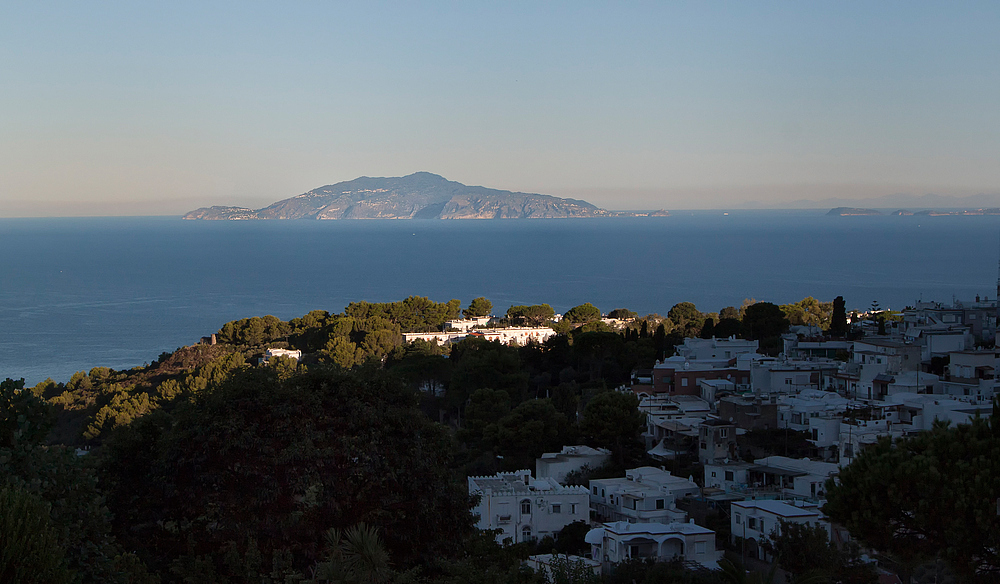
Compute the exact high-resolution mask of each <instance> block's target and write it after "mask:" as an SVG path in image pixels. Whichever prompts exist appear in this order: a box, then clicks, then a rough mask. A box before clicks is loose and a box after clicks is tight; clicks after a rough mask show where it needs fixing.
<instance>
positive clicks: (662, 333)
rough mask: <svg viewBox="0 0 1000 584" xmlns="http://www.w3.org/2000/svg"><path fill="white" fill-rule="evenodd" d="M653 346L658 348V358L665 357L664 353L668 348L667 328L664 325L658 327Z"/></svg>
mask: <svg viewBox="0 0 1000 584" xmlns="http://www.w3.org/2000/svg"><path fill="white" fill-rule="evenodd" d="M653 348H654V349H655V350H656V360H657V361H659V360H660V359H663V353H664V352H665V351H666V349H667V329H665V328H663V325H662V324H661V325H660V326H658V327H656V334H654V335H653Z"/></svg>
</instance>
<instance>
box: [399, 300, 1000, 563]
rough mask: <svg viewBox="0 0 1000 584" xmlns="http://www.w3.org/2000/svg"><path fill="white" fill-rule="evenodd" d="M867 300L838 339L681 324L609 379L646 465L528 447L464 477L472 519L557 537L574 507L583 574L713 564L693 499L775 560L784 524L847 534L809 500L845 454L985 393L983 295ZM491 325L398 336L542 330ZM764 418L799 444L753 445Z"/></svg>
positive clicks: (992, 389)
mask: <svg viewBox="0 0 1000 584" xmlns="http://www.w3.org/2000/svg"><path fill="white" fill-rule="evenodd" d="M881 312H882V311H870V312H866V313H855V314H854V315H853V317H852V319H851V320H852V321H853V322H851V323H850V328H849V334H848V335H844V336H842V337H839V338H837V337H833V336H831V335H830V334H828V333H824V331H822V330H820V329H819V328H817V327H815V326H793V327H790V329H789V330H788V332H787V333H785V334H783V335H782V336H781V343H782V345H781V350H780V353H778V354H777V355H774V356H768V355H764V354H762V353H761V352H760V351H759V346H758V341H755V340H754V341H750V340H744V339H740V338H736V337H728V338H715V337H711V338H685V339H684V340H683V343H681V344H679V345H677V346H675V347H674V355H673V356H670V357H666V358H663V359H659V360H657V361H656V363H655V365H654V366H653V367H652V368H651V369H637V370H634V371H633V372H632V376H631V382H630V383H627V384H624V385H622V386H620V387H618V388H617V391H618V392H620V393H626V394H632V395H634V396H636V397H637V398H638V403H639V405H638V408H639V410H640V411H641V412H643V413H644V414H645V419H646V429H645V432H644V434H643V439H644V440H645V446H646V449H647V454H648V457H649V458H650V459H652V460H655V461H656V462H657V463H659V465H658V466H656V467H654V466H644V467H639V468H632V469H628V470H627V471H626V472H625V473H624V476H620V477H612V478H593V479H590V480H589V481H587V482H586V483H585V484H583V485H580V484H570V483H568V482H567V478H568V477H570V476H572V475H573V473H577V475H579V474H580V473H581V472H582V473H584V475H585V474H586V473H587V471H591V470H593V469H598V468H601V467H602V465H605V463H607V461H608V459H609V457H610V452H609V451H607V450H606V449H595V448H591V447H588V446H584V445H575V446H567V447H564V448H563V449H562V450H561V451H560V452H551V453H546V454H544V455H542V457H540V458H538V459H537V460H536V463H535V468H534V469H523V470H518V471H514V472H501V473H498V474H496V475H493V476H473V477H469V478H468V487H469V492H470V494H473V495H475V496H476V497H478V505H477V507H476V509H475V511H474V512H475V513H476V514H477V516H478V523H477V526H478V527H479V528H480V529H490V530H496V531H495V533H496V538H497V541H498V542H500V543H503V542H507V543H517V542H523V541H535V540H538V539H541V538H544V537H546V536H548V537H556V536H558V534H559V532H560V531H561V530H563V529H565V528H566V527H567V526H568V525H570V524H572V523H574V522H579V521H586V522H587V524H588V527H589V531H588V532H587V534H586V542H587V543H588V544H590V553H589V554H583V555H580V556H565V557H564V558H563V559H562V561H569V562H575V563H576V564H577V565H578V566H580V567H581V569H586V570H592V571H593V572H594V573H595V574H599V573H608V572H609V571H611V570H613V569H614V566H615V565H616V564H617V563H619V562H621V561H625V560H629V559H635V558H653V559H655V560H657V561H680V562H683V563H684V564H685V565H689V566H692V567H695V568H706V569H713V570H714V569H718V568H719V560H720V559H721V558H722V557H723V551H722V549H721V547H722V546H718V545H717V542H718V539H717V536H718V535H719V534H717V533H716V532H715V531H713V530H712V529H709V527H708V526H707V525H705V524H704V523H705V522H703V521H699V518H704V516H705V515H704V513H695V510H697V509H705V508H710V509H713V510H717V511H719V512H720V513H721V514H722V515H723V516H724V517H726V518H727V519H728V521H727V523H728V526H727V527H728V529H726V530H725V531H726V534H725V535H726V537H727V539H728V541H727V542H725V543H728V544H729V547H730V548H731V549H732V548H737V549H739V550H740V553H741V555H742V559H743V560H744V561H745V562H753V561H755V560H756V561H761V562H772V561H774V560H775V557H774V556H773V555H772V554H771V553H770V552H769V551H768V550H770V549H773V542H772V541H771V539H772V537H773V536H774V535H775V534H776V533H780V531H781V530H782V529H784V528H786V526H788V525H792V524H797V525H803V526H808V527H819V528H821V529H822V531H823V532H824V533H825V534H826V536H827V537H828V538H829V540H830V541H831V542H833V543H834V544H835V545H841V546H842V545H844V544H846V543H847V542H849V541H851V534H850V533H849V532H848V531H847V530H846V529H844V527H843V526H840V525H838V524H836V523H835V522H833V521H831V520H830V518H828V517H827V516H826V514H825V513H824V512H823V507H824V505H825V503H826V496H825V495H826V493H825V491H826V488H827V485H828V484H830V482H831V481H837V477H838V474H839V473H840V471H841V470H842V469H843V468H845V467H846V466H848V465H850V464H851V463H852V462H853V461H854V460H855V458H856V457H857V456H858V455H859V453H861V452H863V451H864V450H865V449H866V448H869V447H871V446H872V445H874V444H876V443H877V442H878V441H879V440H882V439H886V438H888V439H891V440H897V439H899V438H902V437H908V436H914V435H916V434H918V433H921V432H925V431H927V430H930V429H931V428H932V427H933V426H934V425H935V424H941V423H947V424H949V425H951V426H958V425H962V424H969V423H970V422H971V421H972V420H973V419H975V418H980V417H981V418H986V417H989V416H990V415H991V413H992V411H993V400H994V397H995V396H996V394H997V384H998V379H997V376H996V372H997V370H998V368H1000V351H998V350H997V349H996V348H995V347H996V346H997V345H998V342H997V341H998V338H997V337H998V330H997V320H998V319H997V315H998V312H997V302H996V300H989V299H987V298H979V297H977V298H975V299H974V300H972V301H959V300H955V301H953V302H951V303H941V302H917V303H916V304H915V306H913V307H907V308H906V309H905V310H904V311H902V313H901V314H900V315H899V316H898V318H897V319H895V320H894V321H892V322H886V321H885V319H884V316H885V315H887V314H888V311H885V314H883V315H881V318H880V313H881ZM490 323H491V320H490V319H488V318H481V319H478V320H473V321H470V320H462V321H454V322H449V323H448V325H447V327H446V329H447V331H448V332H444V333H440V334H436V333H435V334H424V335H419V336H418V335H412V337H413V338H421V339H424V340H435V341H438V342H449V341H455V340H459V339H461V338H464V337H465V336H466V335H484V336H485V335H489V337H487V338H490V339H495V340H499V341H501V342H505V343H522V342H526V341H527V342H531V341H538V340H542V339H545V338H548V337H550V336H552V335H554V334H555V331H553V330H551V329H546V328H544V327H535V328H515V329H490V328H487V327H489V326H490ZM604 323H605V324H608V325H612V326H616V325H620V324H621V322H620V321H618V320H616V319H607V318H605V319H604ZM407 338H408V340H411V339H410V336H408V337H407ZM769 430H790V431H794V432H796V433H799V435H800V436H802V437H803V438H804V441H805V443H806V448H805V449H803V448H802V445H798V446H797V447H796V449H795V450H796V454H795V455H794V456H787V455H776V454H769V455H766V456H756V455H755V450H756V449H755V448H754V445H753V444H752V443H749V442H748V441H747V440H745V438H747V437H748V436H749V435H750V434H752V433H755V432H761V431H769ZM786 435H787V434H786ZM684 457H691V458H694V459H696V460H697V464H698V467H700V468H701V469H702V474H700V475H699V476H675V475H674V474H672V473H671V471H670V470H668V469H670V468H672V467H673V466H674V462H675V461H676V460H678V459H681V458H684ZM553 557H554V556H551V555H540V556H532V558H530V564H531V565H532V566H534V567H536V568H539V567H540V569H546V566H548V565H549V564H551V562H552V561H553V559H552V558H553ZM555 557H556V558H558V555H557V556H555ZM863 557H864V558H865V559H866V561H868V562H870V563H871V564H872V565H873V566H874V567H875V568H876V570H877V572H878V573H879V581H880V582H899V581H900V580H899V579H898V577H897V576H896V575H895V574H894V573H892V572H891V571H889V570H886V569H884V568H882V567H881V566H879V563H878V562H877V560H876V558H875V557H874V554H873V555H872V556H863Z"/></svg>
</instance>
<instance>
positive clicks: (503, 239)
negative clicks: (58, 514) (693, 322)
mask: <svg viewBox="0 0 1000 584" xmlns="http://www.w3.org/2000/svg"><path fill="white" fill-rule="evenodd" d="M998 231H1000V217H989V216H981V217H926V216H924V217H920V216H912V217H888V216H880V217H826V216H824V215H823V214H822V213H821V212H816V211H808V212H802V211H796V212H775V211H766V212H765V211H756V212H755V211H734V212H730V214H729V215H723V214H722V212H678V213H676V214H675V215H673V216H671V217H665V218H635V219H584V220H523V221H518V220H511V221H489V220H487V221H343V222H334V221H330V222H317V221H259V222H196V221H182V220H180V219H178V218H175V217H160V218H89V219H5V220H0V246H2V248H3V249H4V250H5V252H6V253H4V254H2V256H0V274H3V278H2V280H0V281H2V284H0V378H3V377H14V378H20V377H24V378H26V380H27V382H28V383H29V384H34V383H37V382H38V381H41V380H43V379H45V378H46V377H52V378H53V379H56V380H57V381H66V380H67V379H68V378H69V376H70V375H71V374H72V373H73V372H74V371H79V370H89V369H90V368H92V367H95V366H108V367H112V368H115V369H123V368H128V367H133V366H136V365H142V364H143V363H146V362H149V361H152V360H154V359H156V358H157V356H158V355H159V354H160V353H161V352H163V351H172V350H174V349H176V348H177V347H179V346H182V345H187V344H191V343H194V342H196V341H197V340H198V339H199V337H201V336H202V335H207V334H210V333H212V332H215V331H217V330H218V329H219V327H220V326H221V325H222V324H223V323H225V322H227V321H230V320H234V319H238V318H244V317H249V316H254V315H265V314H273V315H275V316H278V317H280V318H282V319H289V318H294V317H296V316H301V315H303V314H305V313H306V312H308V311H310V310H315V309H323V310H328V311H330V312H340V311H342V310H343V308H344V307H345V306H346V305H347V304H348V303H349V302H353V301H359V300H368V301H392V300H400V299H403V298H405V297H406V296H409V295H419V296H428V297H430V298H431V299H433V300H436V301H446V300H448V299H451V298H458V299H460V300H461V301H462V303H463V306H464V305H466V304H468V302H469V300H471V299H472V298H474V297H477V296H486V297H487V298H489V299H490V300H492V301H493V305H494V309H495V312H498V313H502V312H504V311H505V310H506V309H507V307H508V306H510V305H512V304H530V303H542V302H547V303H549V304H551V305H552V306H553V307H554V308H555V309H556V311H557V312H562V311H565V310H566V309H568V308H570V307H572V306H575V305H578V304H581V303H583V302H592V303H593V304H595V305H596V306H598V307H599V308H600V309H601V310H602V311H605V312H607V311H609V310H611V309H614V308H620V307H626V308H630V309H632V310H636V311H638V312H639V313H640V314H646V313H651V312H656V313H659V314H666V313H667V311H668V310H669V309H670V307H671V306H673V305H674V304H676V303H678V302H682V301H691V302H694V303H695V304H696V305H697V306H698V308H699V309H701V310H702V311H705V312H710V311H718V310H719V309H721V308H723V307H724V306H730V305H732V306H739V304H740V303H741V302H742V301H743V299H744V298H755V299H757V300H766V301H770V302H775V303H778V304H781V303H787V302H794V301H797V300H800V299H802V298H803V297H806V296H813V297H816V298H818V299H820V300H831V299H832V298H834V297H835V296H837V295H842V296H844V298H845V299H846V301H847V306H848V308H867V307H869V306H870V304H871V302H872V301H873V300H877V301H878V302H879V303H880V305H881V306H882V307H892V308H897V309H898V308H902V307H904V306H905V305H907V304H912V303H913V302H914V301H915V300H917V299H918V298H923V299H924V300H932V299H936V300H940V301H951V299H952V297H953V296H955V297H958V298H960V299H971V298H974V297H975V296H976V295H977V294H979V295H982V296H989V297H992V296H993V295H994V294H995V290H996V278H997V273H996V265H997V253H998V249H997V248H998Z"/></svg>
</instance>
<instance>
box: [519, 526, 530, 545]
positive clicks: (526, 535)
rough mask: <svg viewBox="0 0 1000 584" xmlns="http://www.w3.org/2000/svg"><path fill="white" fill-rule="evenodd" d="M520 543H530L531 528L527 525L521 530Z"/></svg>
mask: <svg viewBox="0 0 1000 584" xmlns="http://www.w3.org/2000/svg"><path fill="white" fill-rule="evenodd" d="M521 541H531V528H530V527H528V526H527V525H525V526H524V527H522V528H521Z"/></svg>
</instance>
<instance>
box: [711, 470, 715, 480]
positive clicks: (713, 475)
mask: <svg viewBox="0 0 1000 584" xmlns="http://www.w3.org/2000/svg"><path fill="white" fill-rule="evenodd" d="M712 478H713V479H714V478H715V471H714V470H713V471H712Z"/></svg>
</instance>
